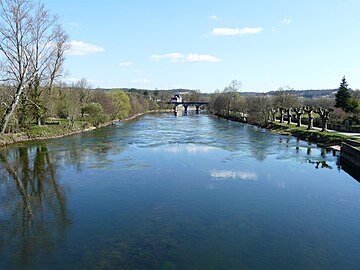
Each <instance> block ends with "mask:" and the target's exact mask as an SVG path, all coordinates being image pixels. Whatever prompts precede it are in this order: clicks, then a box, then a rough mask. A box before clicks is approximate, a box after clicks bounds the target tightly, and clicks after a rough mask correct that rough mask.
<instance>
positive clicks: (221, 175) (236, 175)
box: [210, 170, 257, 181]
mask: <svg viewBox="0 0 360 270" xmlns="http://www.w3.org/2000/svg"><path fill="white" fill-rule="evenodd" d="M210 176H211V177H213V178H215V179H214V180H232V179H240V180H252V181H256V180H257V174H256V173H255V172H247V171H226V170H212V171H210Z"/></svg>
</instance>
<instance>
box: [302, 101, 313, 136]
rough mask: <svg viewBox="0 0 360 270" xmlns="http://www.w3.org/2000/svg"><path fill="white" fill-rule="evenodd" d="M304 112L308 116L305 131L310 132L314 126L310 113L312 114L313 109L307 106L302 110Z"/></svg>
mask: <svg viewBox="0 0 360 270" xmlns="http://www.w3.org/2000/svg"><path fill="white" fill-rule="evenodd" d="M303 110H304V112H305V113H307V114H308V126H307V130H310V129H312V128H313V126H314V117H313V115H312V113H313V112H314V108H312V107H309V106H305V107H304V108H303Z"/></svg>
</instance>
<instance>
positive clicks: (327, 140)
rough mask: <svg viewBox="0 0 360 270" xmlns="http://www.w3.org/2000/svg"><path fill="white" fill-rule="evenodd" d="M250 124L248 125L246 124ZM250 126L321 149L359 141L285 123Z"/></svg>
mask: <svg viewBox="0 0 360 270" xmlns="http://www.w3.org/2000/svg"><path fill="white" fill-rule="evenodd" d="M215 115H216V116H218V117H220V118H224V119H227V120H230V121H235V122H242V123H247V122H246V121H244V119H242V118H239V117H236V116H224V115H218V114H215ZM248 124H250V123H248ZM252 125H255V126H258V127H262V128H266V129H268V130H269V131H270V132H273V133H277V134H283V135H291V136H294V137H298V138H300V139H302V140H307V141H310V142H314V143H316V144H318V145H319V146H322V147H328V146H334V145H339V146H340V145H341V144H342V143H343V142H345V141H346V140H349V139H350V140H355V141H360V139H359V138H357V137H355V136H351V135H344V134H340V133H338V132H321V131H320V130H317V129H311V130H307V128H306V127H305V126H301V127H297V126H296V124H285V123H278V122H269V123H268V124H267V125H260V124H257V123H252Z"/></svg>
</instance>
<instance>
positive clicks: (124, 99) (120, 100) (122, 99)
mask: <svg viewBox="0 0 360 270" xmlns="http://www.w3.org/2000/svg"><path fill="white" fill-rule="evenodd" d="M111 97H112V100H113V103H114V112H113V113H112V115H111V116H110V117H111V120H115V119H124V118H126V117H128V116H129V113H130V110H131V104H130V98H129V96H128V95H127V94H126V93H125V92H124V91H121V90H119V89H115V90H113V91H112V92H111Z"/></svg>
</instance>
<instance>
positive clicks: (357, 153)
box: [340, 140, 360, 169]
mask: <svg viewBox="0 0 360 270" xmlns="http://www.w3.org/2000/svg"><path fill="white" fill-rule="evenodd" d="M340 156H341V159H342V160H344V161H346V162H348V163H350V164H351V165H353V166H355V167H357V168H359V169H360V142H357V141H351V140H347V141H346V142H345V143H343V144H342V147H341V152H340Z"/></svg>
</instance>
